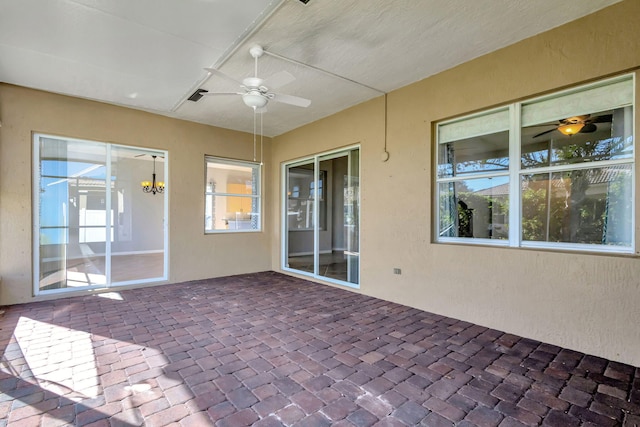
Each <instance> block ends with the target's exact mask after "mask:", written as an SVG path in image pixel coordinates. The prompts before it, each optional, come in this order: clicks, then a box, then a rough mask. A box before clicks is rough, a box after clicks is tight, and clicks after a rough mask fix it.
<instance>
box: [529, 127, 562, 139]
mask: <svg viewBox="0 0 640 427" xmlns="http://www.w3.org/2000/svg"><path fill="white" fill-rule="evenodd" d="M556 129H557V128H553V129H549V130H545V131H544V132H540V133H539V134H537V135H533V138H537V137H539V136H542V135H546V134H548V133H549V132H553V131H554V130H556Z"/></svg>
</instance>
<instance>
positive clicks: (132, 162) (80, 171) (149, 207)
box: [37, 136, 165, 291]
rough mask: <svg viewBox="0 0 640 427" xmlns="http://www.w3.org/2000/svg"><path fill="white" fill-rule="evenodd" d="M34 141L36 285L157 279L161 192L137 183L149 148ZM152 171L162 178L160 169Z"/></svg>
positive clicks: (161, 267)
mask: <svg viewBox="0 0 640 427" xmlns="http://www.w3.org/2000/svg"><path fill="white" fill-rule="evenodd" d="M37 144H38V147H37V148H38V153H39V174H38V177H37V179H38V184H39V194H38V197H39V200H38V202H39V203H38V226H39V239H38V241H39V256H38V272H39V277H38V279H39V283H38V290H39V291H48V290H53V289H61V288H78V287H96V286H100V287H103V286H109V285H111V284H114V283H118V284H122V283H131V282H136V281H141V280H148V279H154V278H155V279H162V278H163V277H164V276H165V263H164V251H165V248H164V242H165V234H164V222H165V218H164V212H165V210H164V196H162V195H155V196H154V195H150V194H145V193H143V192H142V191H141V190H140V182H141V181H143V180H146V179H149V174H151V173H152V168H153V165H152V163H151V159H152V157H151V155H150V154H149V153H148V152H147V151H143V150H135V149H128V148H124V147H118V146H108V145H107V144H101V143H96V142H90V141H69V140H64V139H57V138H50V137H43V136H39V137H38V138H37ZM158 160H160V161H159V163H160V165H162V164H163V161H164V159H160V158H158ZM109 168H110V169H111V173H110V176H109V175H108V170H109ZM156 173H157V174H158V176H159V179H160V180H162V181H164V168H163V167H159V168H156ZM109 254H110V257H109Z"/></svg>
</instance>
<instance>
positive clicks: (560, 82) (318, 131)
mask: <svg viewBox="0 0 640 427" xmlns="http://www.w3.org/2000/svg"><path fill="white" fill-rule="evenodd" d="M638 16H640V2H638V1H635V0H627V1H624V2H621V3H618V4H616V5H614V6H611V7H609V8H606V9H603V10H601V11H600V12H598V13H596V14H593V15H590V16H587V17H585V18H582V19H580V20H577V21H574V22H572V23H569V24H566V25H564V26H561V27H558V28H556V29H553V30H551V31H548V32H546V33H543V34H540V35H538V36H535V37H532V38H530V39H527V40H524V41H522V42H519V43H517V44H514V45H512V46H509V47H507V48H504V49H502V50H499V51H497V52H494V53H492V54H489V55H486V56H483V57H480V58H478V59H476V60H473V61H470V62H468V63H465V64H462V65H460V66H458V67H456V68H454V69H451V70H448V71H445V72H443V73H440V74H438V75H435V76H433V77H430V78H427V79H425V80H423V81H420V82H417V83H415V84H412V85H410V86H407V87H405V88H402V89H400V90H397V91H394V92H392V93H390V94H389V95H388V137H387V147H388V150H389V152H390V155H391V156H390V159H389V161H387V162H382V161H381V159H380V156H381V153H382V151H383V147H384V99H383V98H382V97H379V98H376V99H373V100H371V101H369V102H366V103H363V104H361V105H359V106H356V107H353V108H351V109H348V110H346V111H343V112H341V113H339V114H336V115H334V116H331V117H328V118H326V119H323V120H320V121H317V122H314V123H312V124H309V125H307V126H304V127H302V128H299V129H297V130H294V131H292V132H289V133H287V134H284V135H281V136H279V137H276V138H274V144H273V147H272V154H273V157H272V162H271V164H272V165H273V166H272V167H273V170H272V180H271V182H270V190H271V191H270V193H271V194H272V195H273V199H274V200H273V203H272V206H273V213H272V215H270V218H271V221H272V222H271V224H270V229H271V232H272V255H273V259H272V267H273V269H274V270H280V265H281V259H280V257H281V247H280V246H281V245H280V242H281V240H280V218H281V204H282V195H281V194H279V193H280V192H281V181H280V179H281V176H280V169H279V165H280V164H281V163H282V162H285V161H288V160H291V159H295V158H298V157H302V156H305V155H308V154H310V153H309V151H314V152H322V151H325V150H329V149H333V148H336V147H340V146H346V145H350V144H354V143H360V144H361V183H362V186H361V283H360V286H361V287H360V289H359V290H358V291H357V292H361V293H364V294H367V295H371V296H375V297H379V298H383V299H385V300H390V301H394V302H398V303H401V304H406V305H409V306H414V307H417V308H420V309H424V310H427V311H430V312H434V313H439V314H443V315H446V316H451V317H455V318H458V319H463V320H467V321H470V322H474V323H478V324H480V325H485V326H488V327H491V328H496V329H500V330H503V331H507V332H511V333H515V334H519V335H522V336H525V337H529V338H533V339H537V340H541V341H545V342H549V343H553V344H557V345H560V346H564V347H567V348H571V349H575V350H578V351H582V352H586V353H589V354H594V355H599V356H602V357H606V358H610V359H613V360H618V361H621V362H625V363H630V364H633V365H635V366H640V328H638V313H640V259H639V258H638V257H637V256H612V255H594V254H584V253H570V252H553V251H534V250H525V249H518V248H495V247H486V246H484V247H479V246H469V245H452V244H449V245H446V244H434V243H433V240H434V234H433V226H432V200H433V191H432V190H433V182H434V159H433V150H434V132H433V126H434V125H433V124H434V122H436V121H439V120H442V119H445V118H450V117H453V116H458V115H462V114H466V113H470V112H473V111H476V110H481V109H486V108H489V107H492V106H497V105H502V104H506V103H509V102H513V101H516V100H519V99H522V98H529V97H532V96H535V95H540V94H542V93H545V92H550V91H556V90H558V89H561V88H564V87H567V86H573V85H576V84H579V83H585V82H588V81H591V80H594V79H600V78H603V77H606V76H609V75H613V74H617V73H621V72H624V71H628V70H632V69H635V68H637V67H640V26H638V25H637V17H638ZM434 60H437V58H434ZM639 77H640V76H639ZM638 93H640V92H638ZM636 99H637V98H636ZM636 107H637V106H636ZM636 123H640V115H639V114H638V109H637V108H636ZM636 139H637V137H636ZM308 147H313V149H312V150H310V149H309V148H308ZM638 147H640V145H638V143H636V150H637V149H638ZM636 175H640V173H636ZM639 184H640V183H639V182H638V178H636V188H640V185H639ZM636 194H638V192H637V191H636ZM638 201H640V196H638V197H637V200H636V206H637V207H636V236H638V235H640V232H639V231H640V227H639V226H640V215H639V214H640V206H638V205H639V203H638ZM636 242H637V243H636V247H637V248H640V244H639V243H640V242H638V238H637V237H636ZM394 267H399V268H401V269H402V275H394V274H393V268H394Z"/></svg>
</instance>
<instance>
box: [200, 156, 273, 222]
mask: <svg viewBox="0 0 640 427" xmlns="http://www.w3.org/2000/svg"><path fill="white" fill-rule="evenodd" d="M205 164H206V179H207V180H206V183H205V213H204V229H205V232H206V233H217V232H241V231H260V229H261V225H260V165H259V164H257V163H251V162H243V161H238V160H227V159H221V158H216V157H210V156H207V157H205Z"/></svg>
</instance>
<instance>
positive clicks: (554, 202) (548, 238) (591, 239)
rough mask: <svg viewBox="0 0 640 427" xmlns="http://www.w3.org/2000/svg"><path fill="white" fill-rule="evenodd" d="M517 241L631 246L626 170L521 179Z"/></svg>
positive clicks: (629, 181) (613, 168)
mask: <svg viewBox="0 0 640 427" xmlns="http://www.w3.org/2000/svg"><path fill="white" fill-rule="evenodd" d="M521 186H522V240H525V241H542V242H566V243H581V244H598V245H602V244H605V245H618V246H631V227H632V225H631V224H632V218H631V212H632V211H633V209H632V206H631V205H632V200H633V198H632V192H631V188H632V167H631V165H621V166H609V167H603V168H593V169H578V170H572V171H563V172H555V173H539V174H530V175H523V176H522V181H521Z"/></svg>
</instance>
